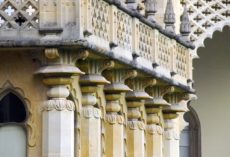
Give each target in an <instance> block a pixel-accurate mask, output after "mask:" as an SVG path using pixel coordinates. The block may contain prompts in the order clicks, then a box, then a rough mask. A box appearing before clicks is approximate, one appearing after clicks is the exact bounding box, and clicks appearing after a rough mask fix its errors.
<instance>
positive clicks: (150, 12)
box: [145, 0, 157, 22]
mask: <svg viewBox="0 0 230 157" xmlns="http://www.w3.org/2000/svg"><path fill="white" fill-rule="evenodd" d="M156 5H157V2H156V0H146V2H145V14H146V17H147V19H148V20H149V21H151V22H155V18H154V15H155V13H156V12H157V9H156V8H157V7H156Z"/></svg>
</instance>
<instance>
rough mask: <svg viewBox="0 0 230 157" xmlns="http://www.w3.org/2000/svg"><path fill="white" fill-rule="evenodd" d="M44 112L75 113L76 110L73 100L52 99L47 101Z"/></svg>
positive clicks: (43, 108)
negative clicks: (65, 111)
mask: <svg viewBox="0 0 230 157" xmlns="http://www.w3.org/2000/svg"><path fill="white" fill-rule="evenodd" d="M42 110H43V111H52V110H56V111H63V110H68V111H74V110H75V105H74V103H73V102H72V101H71V100H66V99H61V98H60V99H58V98H57V99H51V100H47V101H46V102H45V103H44V105H43V107H42Z"/></svg>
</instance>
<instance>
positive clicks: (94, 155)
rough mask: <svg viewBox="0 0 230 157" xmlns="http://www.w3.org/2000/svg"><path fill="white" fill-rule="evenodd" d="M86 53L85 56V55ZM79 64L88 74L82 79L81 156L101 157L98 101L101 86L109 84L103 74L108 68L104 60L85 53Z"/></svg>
mask: <svg viewBox="0 0 230 157" xmlns="http://www.w3.org/2000/svg"><path fill="white" fill-rule="evenodd" d="M84 53H85V55H83V54H84ZM81 55H82V56H84V57H85V58H84V60H82V59H80V60H79V61H78V62H77V64H78V65H79V68H80V69H81V70H82V71H84V72H85V73H86V74H85V75H83V76H82V77H80V80H79V82H80V85H81V91H82V105H83V106H82V111H81V115H82V116H81V155H82V157H101V155H102V129H101V128H102V118H103V117H102V114H104V113H101V104H100V103H101V102H100V101H99V99H98V90H99V86H103V85H105V84H109V83H110V82H109V81H107V80H106V79H105V78H104V77H103V76H102V75H101V72H102V71H103V70H104V69H105V68H106V67H107V66H108V67H109V66H110V65H109V64H108V65H106V64H105V63H104V61H103V60H99V59H98V58H91V53H89V52H87V51H84V52H82V54H81Z"/></svg>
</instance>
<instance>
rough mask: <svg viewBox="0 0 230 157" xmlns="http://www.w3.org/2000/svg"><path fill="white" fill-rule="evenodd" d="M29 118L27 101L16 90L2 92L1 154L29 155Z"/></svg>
mask: <svg viewBox="0 0 230 157" xmlns="http://www.w3.org/2000/svg"><path fill="white" fill-rule="evenodd" d="M27 118H28V114H27V109H26V105H25V102H23V100H22V99H21V98H20V96H18V94H17V93H16V92H15V91H11V90H6V91H4V92H3V93H1V94H0V156H4V157H8V156H9V157H26V156H27V129H26V120H27ZM12 150H14V151H12Z"/></svg>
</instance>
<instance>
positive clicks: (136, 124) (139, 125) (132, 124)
mask: <svg viewBox="0 0 230 157" xmlns="http://www.w3.org/2000/svg"><path fill="white" fill-rule="evenodd" d="M127 125H128V127H129V129H130V130H137V129H138V130H145V124H144V123H143V122H142V121H132V120H131V121H128V122H127Z"/></svg>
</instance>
